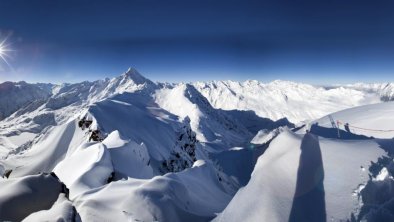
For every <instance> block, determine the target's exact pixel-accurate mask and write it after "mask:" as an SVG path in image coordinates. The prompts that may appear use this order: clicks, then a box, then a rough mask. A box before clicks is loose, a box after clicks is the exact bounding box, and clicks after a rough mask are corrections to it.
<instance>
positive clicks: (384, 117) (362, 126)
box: [315, 102, 394, 138]
mask: <svg viewBox="0 0 394 222" xmlns="http://www.w3.org/2000/svg"><path fill="white" fill-rule="evenodd" d="M330 117H331V118H332V119H333V120H334V123H337V121H339V122H340V124H339V128H340V129H341V130H346V129H345V126H344V124H346V123H348V124H349V130H350V132H352V133H354V134H359V135H365V136H373V137H375V138H394V102H385V103H379V104H373V105H365V106H359V107H355V108H351V109H347V110H343V111H339V112H336V113H333V114H330V115H329V116H325V117H323V118H321V119H319V120H316V121H315V123H318V124H319V126H323V127H332V124H331V121H330Z"/></svg>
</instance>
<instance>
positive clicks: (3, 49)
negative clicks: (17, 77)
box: [0, 38, 13, 66]
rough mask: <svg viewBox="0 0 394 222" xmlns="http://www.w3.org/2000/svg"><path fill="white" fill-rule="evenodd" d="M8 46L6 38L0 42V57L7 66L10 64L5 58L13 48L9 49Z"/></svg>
mask: <svg viewBox="0 0 394 222" xmlns="http://www.w3.org/2000/svg"><path fill="white" fill-rule="evenodd" d="M8 47H9V45H8V44H7V38H5V39H4V40H2V41H1V42H0V59H1V60H3V62H4V63H6V64H7V65H8V66H10V64H9V63H8V61H7V58H9V54H8V53H9V52H12V51H13V50H11V49H9V48H8Z"/></svg>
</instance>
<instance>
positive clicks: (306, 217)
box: [215, 102, 394, 221]
mask: <svg viewBox="0 0 394 222" xmlns="http://www.w3.org/2000/svg"><path fill="white" fill-rule="evenodd" d="M393 104H394V103H392V102H391V103H382V104H375V105H368V106H361V107H357V108H352V109H348V110H345V111H341V112H338V113H334V114H332V116H333V117H347V120H348V121H350V122H355V123H357V124H364V125H363V126H364V127H368V128H373V127H377V126H378V125H379V126H380V127H381V128H385V127H389V126H391V125H392V124H394V119H393V118H392V108H393ZM326 119H328V118H323V119H321V120H317V122H318V123H319V125H313V126H312V127H311V129H310V132H308V133H306V134H302V133H301V131H300V132H299V133H298V134H297V133H294V132H290V131H284V132H282V133H281V134H279V136H277V137H276V138H275V139H274V140H273V141H272V142H271V143H270V145H269V147H268V149H267V150H266V152H265V153H264V154H263V155H262V156H260V157H259V159H258V161H257V164H256V166H255V168H254V171H253V173H252V176H251V179H250V181H249V183H248V184H247V185H246V186H245V187H244V188H241V189H240V190H239V191H238V192H237V194H236V195H235V196H234V198H233V199H232V200H231V202H230V204H229V205H228V206H227V207H226V209H225V210H224V211H223V212H222V213H221V214H220V215H219V216H218V217H217V218H216V219H215V221H260V220H269V221H326V220H333V221H340V220H350V219H352V221H353V220H354V221H360V220H366V219H367V220H366V221H381V220H383V218H386V219H387V218H390V219H388V220H386V221H391V220H392V218H394V217H393V216H392V213H390V212H392V211H390V208H389V207H390V205H389V204H390V203H391V202H390V201H392V199H393V198H394V194H393V193H392V192H391V188H390V187H391V185H390V184H392V183H393V179H392V175H393V173H394V171H393V170H392V169H393V168H392V164H390V163H392V161H393V157H392V153H393V144H394V140H393V139H374V138H369V137H365V136H360V135H356V134H353V133H354V132H353V133H349V132H347V134H346V135H347V137H346V138H345V137H344V138H342V137H340V138H337V137H336V136H337V129H336V128H330V127H328V123H329V121H328V120H326ZM375 119H376V121H374V120H375ZM360 120H364V121H360ZM327 121H328V123H327ZM317 127H320V128H317ZM323 128H324V129H323ZM345 133H346V131H344V130H341V134H345ZM367 135H368V134H367ZM392 135H393V133H391V137H390V138H392ZM382 193H385V194H386V195H384V198H382V197H381V194H382ZM256 194H261V195H256ZM368 218H369V219H368ZM379 218H380V219H379Z"/></svg>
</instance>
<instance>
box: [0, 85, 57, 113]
mask: <svg viewBox="0 0 394 222" xmlns="http://www.w3.org/2000/svg"><path fill="white" fill-rule="evenodd" d="M49 87H50V86H49ZM50 96H51V92H50V91H49V89H48V88H47V87H45V85H43V84H28V83H26V82H15V83H14V82H4V83H1V84H0V120H2V119H4V118H6V117H8V116H9V115H11V114H12V113H13V112H15V111H17V110H18V109H20V108H22V107H25V106H27V105H29V104H31V103H33V102H38V101H44V100H46V99H48V98H49V97H50Z"/></svg>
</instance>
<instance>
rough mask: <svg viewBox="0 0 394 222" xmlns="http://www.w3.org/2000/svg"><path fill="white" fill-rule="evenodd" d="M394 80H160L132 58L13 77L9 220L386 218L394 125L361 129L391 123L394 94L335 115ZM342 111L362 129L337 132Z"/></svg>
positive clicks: (6, 158)
mask: <svg viewBox="0 0 394 222" xmlns="http://www.w3.org/2000/svg"><path fill="white" fill-rule="evenodd" d="M392 88H393V87H392V85H391V84H386V85H384V84H376V85H373V84H355V85H345V86H335V87H316V86H311V85H308V84H302V83H294V82H287V81H274V82H271V83H267V84H265V83H261V82H258V81H246V82H242V83H240V82H234V81H217V82H207V83H192V84H184V83H179V84H167V83H157V84H156V83H153V82H152V81H151V80H149V79H146V78H145V77H144V76H142V75H141V74H140V73H138V71H136V70H135V69H132V68H130V69H129V70H127V71H126V72H125V73H123V74H122V75H120V76H118V77H115V78H112V79H109V78H107V79H103V80H97V81H94V82H88V81H85V82H81V83H74V84H61V85H52V84H27V83H24V82H19V83H5V84H0V103H2V102H5V104H9V103H10V100H7V98H6V97H5V96H4V95H12V96H10V98H16V99H17V101H16V104H14V105H13V106H9V107H6V108H4V107H0V117H1V118H4V119H2V120H1V121H0V175H1V177H0V220H13V221H21V220H24V221H41V220H50V221H59V220H60V221H62V220H64V221H71V220H76V221H80V220H81V221H138V220H139V221H175V222H176V221H210V220H215V221H301V220H302V219H304V217H305V216H306V217H311V218H312V219H313V220H312V221H322V220H334V221H338V220H342V219H343V220H347V219H350V218H351V214H352V213H353V214H354V215H356V216H358V217H359V219H368V220H369V219H370V218H373V219H371V220H372V221H373V220H375V221H379V220H377V219H376V218H381V217H382V215H386V216H387V215H388V214H387V212H390V211H389V210H387V209H390V203H392V202H394V201H393V198H392V197H394V193H392V192H391V190H390V187H392V184H394V182H393V181H394V179H393V176H392V175H393V174H394V162H393V160H392V157H391V156H390V152H392V151H394V150H392V149H393V148H392V147H393V144H394V142H393V140H392V139H391V138H393V134H392V133H390V132H384V133H381V132H380V131H371V132H369V131H367V132H361V131H357V130H356V129H355V128H354V127H353V128H352V126H358V127H363V128H368V129H380V130H390V129H391V128H390V125H394V124H393V123H394V117H393V115H392V113H393V111H394V110H393V109H394V105H393V104H394V103H392V102H386V103H379V104H375V105H366V106H361V107H356V108H351V109H347V110H343V111H340V112H336V113H332V112H335V111H339V110H342V109H345V108H349V107H353V106H358V105H364V104H371V103H376V102H381V101H388V100H391V98H392V95H393V94H392V92H393V90H392ZM2 90H3V91H2ZM2 93H4V94H2ZM26 93H31V94H32V95H33V96H32V97H29V98H27V100H25V98H22V97H27V96H25V94H26ZM35 93H36V94H35ZM26 101H28V102H26ZM330 113H331V117H332V118H334V119H335V120H341V121H342V122H348V123H350V131H351V132H345V129H343V128H340V130H341V131H340V133H341V135H342V136H341V137H340V138H337V129H336V128H332V125H331V122H330V117H329V116H326V117H323V116H325V115H327V114H330ZM2 114H4V117H3V116H1V115H2ZM286 118H288V119H286ZM316 118H321V119H317V120H316ZM288 120H290V121H291V122H294V123H298V122H302V123H301V124H299V125H302V124H303V123H309V122H308V121H309V120H312V122H310V124H309V125H311V130H310V132H309V133H306V128H307V127H304V128H302V129H301V130H297V129H292V128H293V127H294V125H293V124H291V123H290V122H289V121H288ZM313 120H316V121H313ZM316 123H318V124H317V125H316ZM289 129H292V130H294V131H296V132H292V131H290V130H289ZM356 134H360V135H356ZM370 136H374V137H375V138H378V139H374V138H370ZM384 138H390V139H384ZM387 151H388V152H389V153H387ZM387 155H389V157H387ZM10 170H11V171H10ZM7 172H11V174H10V175H9V176H10V178H6V177H3V175H4V174H5V173H7ZM43 173H51V174H43ZM65 186H67V189H66V188H65ZM241 186H243V188H241V189H239V188H240V187H241ZM381 194H385V195H381ZM234 195H235V196H234ZM37 203H38V204H37ZM22 206H23V207H22ZM305 208H308V209H307V210H306V209H305ZM310 209H313V211H311V210H310ZM311 212H312V213H313V214H312V213H311ZM382 212H386V214H384V213H382ZM390 214H391V213H390ZM391 216H392V215H388V216H387V218H393V217H391Z"/></svg>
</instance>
